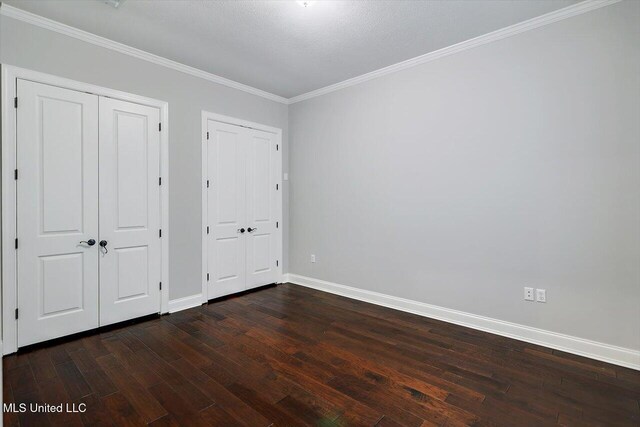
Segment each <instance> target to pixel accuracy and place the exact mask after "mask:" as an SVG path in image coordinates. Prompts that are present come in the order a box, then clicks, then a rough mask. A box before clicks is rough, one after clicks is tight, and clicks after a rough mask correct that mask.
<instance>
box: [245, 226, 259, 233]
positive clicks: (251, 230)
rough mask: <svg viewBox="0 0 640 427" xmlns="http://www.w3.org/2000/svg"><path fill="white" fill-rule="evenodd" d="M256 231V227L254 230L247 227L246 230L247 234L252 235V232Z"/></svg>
mask: <svg viewBox="0 0 640 427" xmlns="http://www.w3.org/2000/svg"><path fill="white" fill-rule="evenodd" d="M257 229H258V227H256V228H251V227H249V228H247V231H248V232H249V233H253V232H254V231H256V230H257Z"/></svg>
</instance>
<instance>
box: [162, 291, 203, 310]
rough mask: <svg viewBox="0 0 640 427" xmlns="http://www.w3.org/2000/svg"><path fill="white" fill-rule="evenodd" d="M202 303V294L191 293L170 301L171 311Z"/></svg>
mask: <svg viewBox="0 0 640 427" xmlns="http://www.w3.org/2000/svg"><path fill="white" fill-rule="evenodd" d="M199 305H202V294H197V295H191V296H188V297H184V298H178V299H174V300H171V301H169V313H175V312H176V311H182V310H186V309H188V308H193V307H197V306H199Z"/></svg>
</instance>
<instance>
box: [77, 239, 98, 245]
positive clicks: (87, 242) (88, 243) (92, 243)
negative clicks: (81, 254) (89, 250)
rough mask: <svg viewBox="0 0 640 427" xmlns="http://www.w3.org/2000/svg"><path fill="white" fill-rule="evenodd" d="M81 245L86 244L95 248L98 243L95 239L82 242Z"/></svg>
mask: <svg viewBox="0 0 640 427" xmlns="http://www.w3.org/2000/svg"><path fill="white" fill-rule="evenodd" d="M80 243H86V244H87V245H89V246H93V245H95V244H96V241H95V240H94V239H89V240H81V241H80Z"/></svg>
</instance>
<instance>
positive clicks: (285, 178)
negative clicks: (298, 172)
mask: <svg viewBox="0 0 640 427" xmlns="http://www.w3.org/2000/svg"><path fill="white" fill-rule="evenodd" d="M284 180H285V181H289V174H288V173H286V172H285V173H284Z"/></svg>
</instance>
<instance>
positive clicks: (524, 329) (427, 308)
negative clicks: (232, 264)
mask: <svg viewBox="0 0 640 427" xmlns="http://www.w3.org/2000/svg"><path fill="white" fill-rule="evenodd" d="M283 280H284V281H285V282H291V283H294V284H296V285H301V286H305V287H308V288H313V289H317V290H320V291H325V292H329V293H332V294H337V295H342V296H344V297H348V298H353V299H356V300H360V301H365V302H368V303H371V304H377V305H381V306H384V307H389V308H393V309H396V310H401V311H406V312H408V313H413V314H417V315H420V316H425V317H430V318H433V319H438V320H442V321H445V322H449V323H454V324H456V325H461V326H466V327H468V328H473V329H478V330H480V331H485V332H490V333H492V334H496V335H502V336H504V337H508V338H513V339H517V340H520V341H526V342H529V343H532V344H537V345H542V346H545V347H550V348H553V349H557V350H561V351H566V352H567V353H573V354H577V355H579V356H584V357H588V358H591V359H595V360H600V361H603V362H607V363H612V364H614V365H619V366H624V367H626V368H631V369H637V370H640V351H637V350H632V349H628V348H624V347H617V346H614V345H610V344H605V343H601V342H597V341H591V340H587V339H584V338H578V337H574V336H571V335H565V334H560V333H557V332H551V331H546V330H543V329H538V328H532V327H530V326H525V325H520V324H517V323H511V322H505V321H503V320H498V319H493V318H490V317H485V316H478V315H476V314H471V313H466V312H464V311H458V310H452V309H449V308H445V307H439V306H436V305H431V304H426V303H423V302H419V301H413V300H408V299H404V298H399V297H394V296H391V295H386V294H381V293H378V292H371V291H367V290H364V289H358V288H353V287H350V286H345V285H339V284H337V283H331V282H327V281H324V280H319V279H314V278H311V277H305V276H299V275H297V274H285V275H284V277H283Z"/></svg>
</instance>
